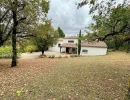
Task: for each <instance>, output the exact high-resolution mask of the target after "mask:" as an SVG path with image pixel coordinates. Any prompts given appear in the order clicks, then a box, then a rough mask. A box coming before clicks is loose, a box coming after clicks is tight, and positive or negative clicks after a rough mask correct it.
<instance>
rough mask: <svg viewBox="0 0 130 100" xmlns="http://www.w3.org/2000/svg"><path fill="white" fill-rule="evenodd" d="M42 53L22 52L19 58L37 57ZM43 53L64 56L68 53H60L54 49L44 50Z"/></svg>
mask: <svg viewBox="0 0 130 100" xmlns="http://www.w3.org/2000/svg"><path fill="white" fill-rule="evenodd" d="M41 54H42V53H41V52H33V53H22V54H21V57H20V58H19V59H31V58H38V57H39V56H40V55H41ZM44 54H45V55H46V56H47V57H48V56H52V55H54V56H55V57H59V56H61V57H66V56H68V57H69V55H68V54H61V53H59V52H54V51H45V52H44Z"/></svg>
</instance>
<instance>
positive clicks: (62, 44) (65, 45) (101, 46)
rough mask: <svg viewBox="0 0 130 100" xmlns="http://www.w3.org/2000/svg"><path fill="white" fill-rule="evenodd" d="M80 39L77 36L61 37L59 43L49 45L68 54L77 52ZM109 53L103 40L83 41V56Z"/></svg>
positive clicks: (52, 48)
mask: <svg viewBox="0 0 130 100" xmlns="http://www.w3.org/2000/svg"><path fill="white" fill-rule="evenodd" d="M77 44H78V39H77V37H76V36H71V37H65V38H59V39H58V42H57V44H55V45H53V46H52V47H49V50H50V51H56V52H61V53H68V54H77V50H78V46H77ZM106 54H107V45H106V44H105V42H102V41H99V42H97V41H94V42H87V41H82V42H81V52H80V55H82V56H87V55H90V56H95V55H106Z"/></svg>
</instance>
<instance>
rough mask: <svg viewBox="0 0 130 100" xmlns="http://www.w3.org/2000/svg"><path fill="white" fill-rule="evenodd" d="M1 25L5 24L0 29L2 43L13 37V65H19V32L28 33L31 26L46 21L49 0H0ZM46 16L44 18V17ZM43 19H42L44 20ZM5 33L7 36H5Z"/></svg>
mask: <svg viewBox="0 0 130 100" xmlns="http://www.w3.org/2000/svg"><path fill="white" fill-rule="evenodd" d="M0 6H1V9H0V12H3V14H1V15H0V25H1V24H4V25H5V27H4V29H3V30H5V31H6V32H5V31H3V30H2V29H0V38H1V41H0V44H1V45H3V43H4V42H5V41H6V40H7V39H8V37H9V36H10V35H11V37H12V47H13V56H12V64H11V67H14V66H16V65H17V49H16V40H17V34H23V33H24V34H27V33H28V31H29V28H30V27H32V26H34V25H35V24H36V23H37V22H38V20H40V19H41V17H42V20H43V21H44V20H45V18H46V14H47V13H48V10H49V1H46V0H33V1H32V0H0ZM43 18H44V19H43ZM42 20H41V21H42ZM3 34H4V35H5V38H3Z"/></svg>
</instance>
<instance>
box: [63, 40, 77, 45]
mask: <svg viewBox="0 0 130 100" xmlns="http://www.w3.org/2000/svg"><path fill="white" fill-rule="evenodd" d="M68 41H74V43H73V44H76V43H78V39H63V43H68Z"/></svg>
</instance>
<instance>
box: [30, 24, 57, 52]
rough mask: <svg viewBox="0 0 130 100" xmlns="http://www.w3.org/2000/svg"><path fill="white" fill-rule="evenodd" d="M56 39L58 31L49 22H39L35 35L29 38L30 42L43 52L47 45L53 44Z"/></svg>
mask: <svg viewBox="0 0 130 100" xmlns="http://www.w3.org/2000/svg"><path fill="white" fill-rule="evenodd" d="M57 40H58V33H57V32H56V31H55V30H54V28H53V27H52V26H51V25H50V24H45V25H44V24H41V25H39V26H38V29H37V31H36V34H35V37H33V38H32V39H31V43H32V44H33V45H35V46H36V47H37V49H38V50H39V51H41V52H42V54H44V51H45V50H47V48H48V47H49V46H52V45H53V44H55V43H56V42H57Z"/></svg>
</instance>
